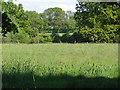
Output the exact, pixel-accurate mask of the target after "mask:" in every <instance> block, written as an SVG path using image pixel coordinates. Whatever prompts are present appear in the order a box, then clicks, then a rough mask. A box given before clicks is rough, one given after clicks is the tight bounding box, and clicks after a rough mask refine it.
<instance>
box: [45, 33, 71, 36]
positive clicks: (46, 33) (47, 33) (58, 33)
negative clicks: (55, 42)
mask: <svg viewBox="0 0 120 90" xmlns="http://www.w3.org/2000/svg"><path fill="white" fill-rule="evenodd" d="M46 34H48V35H51V34H52V33H46ZM57 34H58V35H60V36H62V35H64V34H65V33H57ZM70 35H73V33H70Z"/></svg>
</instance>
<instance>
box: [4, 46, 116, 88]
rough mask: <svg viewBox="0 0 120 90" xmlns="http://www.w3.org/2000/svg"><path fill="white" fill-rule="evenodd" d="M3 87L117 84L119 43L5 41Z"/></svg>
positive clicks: (103, 85)
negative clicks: (31, 42)
mask: <svg viewBox="0 0 120 90" xmlns="http://www.w3.org/2000/svg"><path fill="white" fill-rule="evenodd" d="M2 70H3V75H2V77H3V88H16V87H17V88H19V87H21V88H30V87H31V88H41V87H42V88H45V87H48V88H52V87H53V88H54V87H59V88H77V87H83V88H86V87H93V88H95V87H103V88H104V87H118V44H19V45H18V44H3V45H2Z"/></svg>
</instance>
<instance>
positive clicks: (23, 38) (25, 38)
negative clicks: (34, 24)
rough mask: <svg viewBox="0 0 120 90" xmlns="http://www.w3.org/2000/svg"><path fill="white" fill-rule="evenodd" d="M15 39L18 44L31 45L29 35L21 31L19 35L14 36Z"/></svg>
mask: <svg viewBox="0 0 120 90" xmlns="http://www.w3.org/2000/svg"><path fill="white" fill-rule="evenodd" d="M14 39H15V40H14V41H15V42H16V43H29V42H30V38H29V35H28V34H27V33H26V32H25V31H19V33H16V34H15V36H14Z"/></svg>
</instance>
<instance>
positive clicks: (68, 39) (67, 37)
mask: <svg viewBox="0 0 120 90" xmlns="http://www.w3.org/2000/svg"><path fill="white" fill-rule="evenodd" d="M61 41H62V42H67V43H73V42H74V39H73V37H72V35H70V34H69V33H65V34H64V35H63V36H62V37H61Z"/></svg>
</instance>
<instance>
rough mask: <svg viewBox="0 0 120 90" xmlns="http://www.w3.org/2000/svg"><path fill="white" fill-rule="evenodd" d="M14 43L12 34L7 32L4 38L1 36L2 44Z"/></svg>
mask: <svg viewBox="0 0 120 90" xmlns="http://www.w3.org/2000/svg"><path fill="white" fill-rule="evenodd" d="M13 42H14V33H13V32H8V33H7V34H5V37H4V36H2V43H13Z"/></svg>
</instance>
